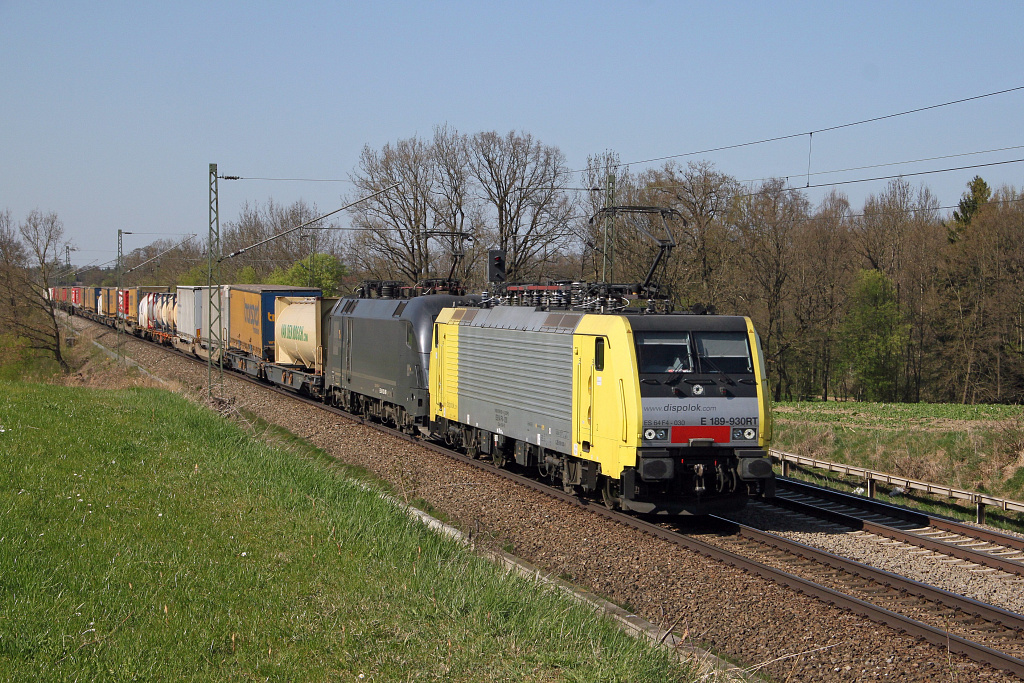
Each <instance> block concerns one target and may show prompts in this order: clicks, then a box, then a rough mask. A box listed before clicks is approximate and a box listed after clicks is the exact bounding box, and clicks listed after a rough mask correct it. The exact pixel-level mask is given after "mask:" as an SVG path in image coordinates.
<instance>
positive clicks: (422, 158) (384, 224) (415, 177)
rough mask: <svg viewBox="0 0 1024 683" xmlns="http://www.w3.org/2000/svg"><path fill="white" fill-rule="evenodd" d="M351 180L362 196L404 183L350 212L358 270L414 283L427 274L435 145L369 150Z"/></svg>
mask: <svg viewBox="0 0 1024 683" xmlns="http://www.w3.org/2000/svg"><path fill="white" fill-rule="evenodd" d="M351 178H352V182H353V183H354V184H355V186H356V189H357V192H358V194H359V195H369V194H372V193H374V192H378V191H380V190H381V189H383V188H385V187H387V186H388V185H391V184H392V183H395V182H401V183H402V184H401V186H399V187H398V188H396V189H394V190H390V191H388V192H385V193H383V194H380V195H377V196H376V197H374V198H373V199H370V200H367V201H365V202H360V203H359V204H356V205H355V206H354V207H352V208H351V209H350V213H351V216H352V227H353V228H354V229H355V230H356V231H357V232H356V234H355V235H354V236H353V238H352V240H351V243H350V245H349V249H350V254H351V257H350V258H352V259H353V265H354V266H355V267H356V269H357V270H359V271H362V272H364V273H366V274H369V275H371V276H373V277H376V278H379V279H401V280H405V281H408V282H410V283H415V282H417V281H419V280H421V279H422V278H423V277H424V276H426V275H428V274H429V273H430V272H431V250H430V232H431V228H432V227H433V222H434V221H433V208H432V207H433V202H435V198H434V196H433V193H434V190H435V187H436V173H435V172H434V150H433V146H432V145H430V144H429V143H427V142H426V141H424V140H421V139H419V138H408V139H406V140H399V141H398V143H397V144H395V145H394V146H391V145H390V144H387V145H385V146H384V148H383V149H382V150H380V151H379V152H378V151H376V150H373V149H371V148H370V147H369V146H366V147H364V148H363V153H362V154H361V155H360V157H359V168H358V170H356V171H355V172H354V173H352V175H351Z"/></svg>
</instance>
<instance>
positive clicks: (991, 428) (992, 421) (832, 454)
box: [772, 402, 1024, 512]
mask: <svg viewBox="0 0 1024 683" xmlns="http://www.w3.org/2000/svg"><path fill="white" fill-rule="evenodd" d="M773 414H774V418H775V440H774V442H773V444H772V445H773V447H775V448H777V449H779V450H782V451H788V452H790V453H797V454H799V455H806V456H809V457H813V458H818V459H821V460H832V461H835V462H842V463H848V464H851V465H857V466H859V467H867V468H870V469H874V470H879V471H882V472H888V473H891V474H896V475H899V476H903V477H907V478H909V479H920V480H923V481H930V482H935V483H940V484H946V485H950V486H955V487H958V488H962V489H967V490H970V491H982V492H988V493H991V494H992V495H996V496H1001V497H1005V498H1013V499H1017V500H1024V411H1022V409H1021V407H1020V406H1006V405H974V406H969V405H956V404H923V403H916V404H907V403H896V404H893V403H857V402H842V403H836V402H828V403H821V402H812V403H809V402H799V403H780V404H777V405H776V406H774V413H773ZM972 512H973V511H972Z"/></svg>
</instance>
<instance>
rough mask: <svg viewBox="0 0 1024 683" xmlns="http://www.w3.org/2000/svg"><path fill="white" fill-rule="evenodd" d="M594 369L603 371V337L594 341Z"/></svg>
mask: <svg viewBox="0 0 1024 683" xmlns="http://www.w3.org/2000/svg"><path fill="white" fill-rule="evenodd" d="M594 369H595V370H604V337H598V338H597V339H595V340H594Z"/></svg>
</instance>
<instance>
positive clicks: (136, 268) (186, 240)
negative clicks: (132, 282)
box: [123, 235, 196, 275]
mask: <svg viewBox="0 0 1024 683" xmlns="http://www.w3.org/2000/svg"><path fill="white" fill-rule="evenodd" d="M195 237H196V235H189V236H188V237H186V238H185V239H183V240H182V241H180V242H178V243H177V244H175V245H174V246H173V247H169V248H167V249H164V250H163V251H161V252H160V253H159V254H157V255H156V256H154V257H152V258H150V259H147V260H145V261H143V262H142V263H140V264H138V265H136V266H133V267H131V268H129V269H128V270H126V271H124V273H123V275H127V274H128V273H130V272H132V271H133V270H138V269H139V268H141V267H142V266H144V265H146V264H147V263H150V262H151V261H155V260H157V259H158V258H160V257H161V256H163V255H164V254H166V253H168V252H171V251H174V250H175V249H177V248H178V247H180V246H181V245H183V244H185V243H186V242H188V241H190V240H193V239H195Z"/></svg>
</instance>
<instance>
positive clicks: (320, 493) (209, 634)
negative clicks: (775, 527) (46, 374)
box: [0, 382, 690, 681]
mask: <svg viewBox="0 0 1024 683" xmlns="http://www.w3.org/2000/svg"><path fill="white" fill-rule="evenodd" d="M0 392H2V397H0V424H2V425H3V429H4V431H3V432H2V433H0V520H2V523H0V678H3V679H5V680H33V679H35V680H40V679H41V680H101V679H102V680H149V679H162V680H178V679H188V680H224V679H228V680H254V679H260V680H266V679H271V680H324V679H340V680H380V681H396V680H397V681H402V680H445V681H449V680H456V681H459V680H462V681H480V680H496V681H506V680H537V681H563V680H564V681H595V680H606V681H614V680H623V681H625V680H629V681H643V680H649V681H663V680H690V674H689V673H688V672H687V671H685V670H683V669H681V668H680V667H679V666H678V665H676V664H673V663H672V661H671V656H670V655H669V654H668V653H666V652H664V651H661V650H656V649H653V648H649V647H647V646H646V645H645V644H643V643H641V642H639V641H637V640H635V639H633V638H631V637H629V636H627V635H626V634H624V633H623V632H621V631H619V630H618V629H617V628H615V626H614V625H613V624H612V623H611V622H610V621H608V620H606V619H601V618H598V617H597V616H596V615H595V614H593V613H592V612H591V611H590V610H588V609H585V608H581V607H579V606H576V605H575V604H574V603H571V602H568V601H567V600H566V599H565V598H563V597H562V596H560V595H559V594H558V593H557V592H555V591H552V590H547V589H543V588H539V587H538V586H537V585H535V584H532V583H530V582H527V581H525V580H524V579H521V578H518V577H516V576H514V575H509V574H506V573H504V572H502V571H501V570H499V569H497V568H495V567H494V566H492V565H491V564H489V563H487V562H486V561H484V560H483V559H481V558H478V557H476V556H474V555H471V554H469V553H467V552H465V550H464V549H463V548H462V547H461V546H459V545H458V544H456V543H454V542H452V541H449V540H447V539H444V538H443V537H439V536H437V535H435V534H432V533H430V532H428V531H427V530H426V529H425V528H424V527H423V526H421V525H419V524H418V523H416V522H413V521H411V520H409V519H408V518H407V517H406V516H405V515H404V514H403V513H401V511H400V510H397V509H396V507H395V505H394V504H392V503H389V502H387V501H385V500H382V499H381V498H380V497H379V496H378V495H376V494H374V493H372V492H370V491H367V490H365V488H364V487H362V486H359V485H357V484H355V483H353V482H352V481H351V480H350V479H349V478H348V476H347V474H346V473H345V472H344V471H342V470H341V468H339V467H337V466H334V465H330V464H329V463H328V461H327V459H326V457H325V456H323V455H322V454H318V453H315V452H311V451H310V450H309V449H297V448H290V447H285V446H273V445H267V444H266V443H263V442H261V441H260V440H258V439H256V438H254V437H252V436H250V435H249V434H247V433H245V432H243V431H241V430H240V429H239V428H237V427H236V426H234V425H233V424H231V423H229V422H227V421H225V420H223V419H221V418H219V417H217V416H215V415H213V414H212V413H210V412H208V411H205V410H203V409H201V408H199V407H197V406H194V405H192V404H189V403H188V402H186V401H185V400H183V399H181V398H180V397H177V396H175V395H173V394H169V393H166V392H163V391H159V390H154V389H133V390H124V391H106V390H93V389H73V388H67V387H59V386H40V385H30V384H22V383H11V382H0ZM361 677H362V678H361Z"/></svg>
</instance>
